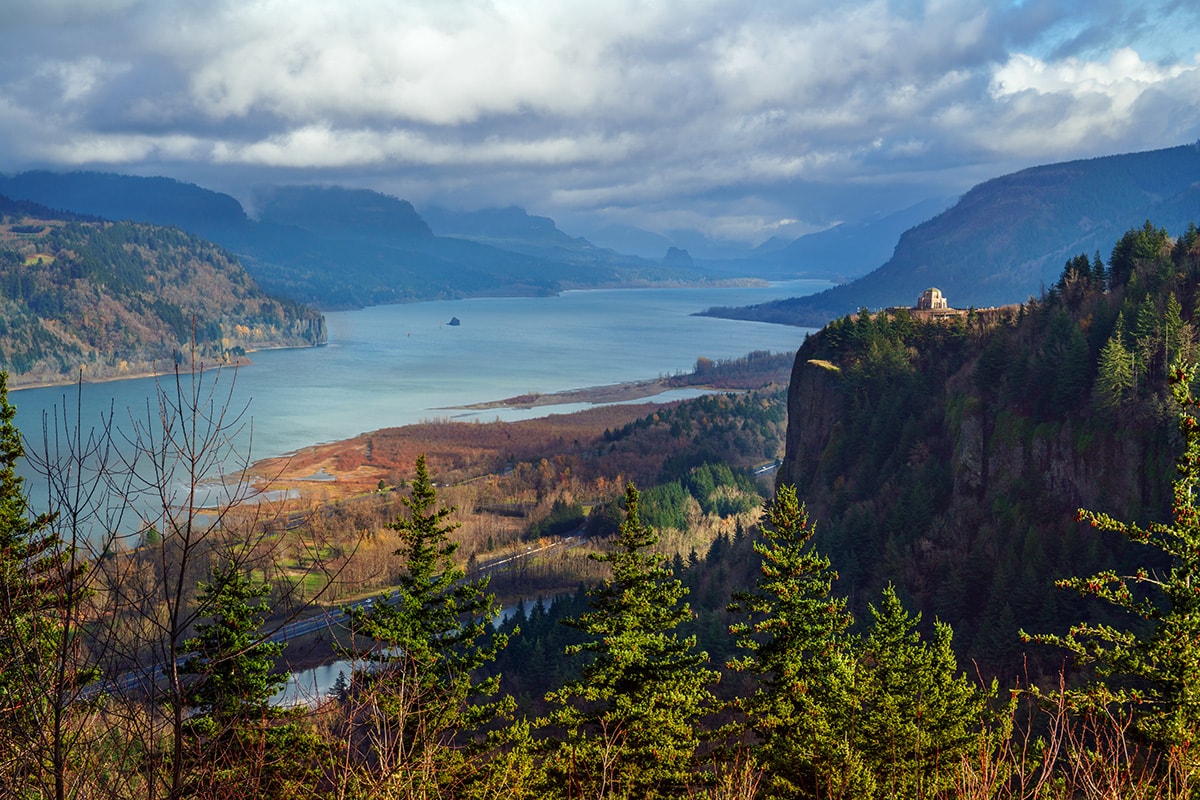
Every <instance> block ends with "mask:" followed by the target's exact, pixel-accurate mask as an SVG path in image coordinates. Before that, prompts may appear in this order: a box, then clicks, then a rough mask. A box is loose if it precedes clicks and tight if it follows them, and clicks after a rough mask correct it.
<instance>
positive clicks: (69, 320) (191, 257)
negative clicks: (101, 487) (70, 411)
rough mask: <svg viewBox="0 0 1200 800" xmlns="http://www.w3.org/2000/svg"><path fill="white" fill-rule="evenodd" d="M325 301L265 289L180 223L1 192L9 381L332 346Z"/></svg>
mask: <svg viewBox="0 0 1200 800" xmlns="http://www.w3.org/2000/svg"><path fill="white" fill-rule="evenodd" d="M324 341H325V328H324V319H323V318H322V317H321V315H320V314H318V313H317V312H315V311H312V310H309V309H304V308H301V307H299V306H297V305H295V304H293V303H289V302H280V301H278V300H274V299H271V298H269V297H267V296H266V295H265V294H264V293H263V292H262V290H261V289H259V287H258V286H257V285H255V283H254V281H253V280H252V279H251V278H250V276H249V275H248V274H247V273H246V271H245V270H244V269H243V268H242V266H241V264H239V263H238V261H237V260H236V259H235V258H234V257H233V256H232V255H231V254H230V253H228V252H227V251H225V250H223V249H221V248H220V247H217V246H215V245H213V244H210V243H208V242H205V241H202V240H200V239H198V238H196V237H194V236H191V235H188V234H186V233H183V232H181V231H179V230H177V229H175V228H165V227H159V226H153V225H147V224H142V223H132V222H79V221H73V220H67V219H63V218H62V216H61V215H57V214H56V212H53V211H50V210H49V209H45V208H38V207H36V206H33V205H32V204H31V203H28V202H25V203H16V204H14V203H11V202H9V201H8V200H7V198H2V199H0V369H6V370H8V371H9V373H10V376H11V380H10V385H13V386H20V385H28V384H31V383H38V382H48V383H55V382H63V381H72V380H75V379H76V378H77V377H78V376H79V373H80V370H82V372H83V377H84V378H85V379H89V380H90V379H99V378H109V377H119V376H125V375H132V374H138V373H142V372H151V371H158V370H162V369H165V368H168V367H170V366H171V365H173V364H175V363H185V364H186V363H187V362H188V361H189V359H190V357H191V354H192V353H193V345H194V348H195V349H194V352H195V355H196V356H197V357H199V358H200V359H201V360H203V361H205V362H207V363H214V362H217V361H229V360H236V359H237V358H239V357H240V356H241V355H243V354H244V353H245V352H246V351H250V350H255V349H260V348H264V347H278V346H301V345H315V344H322V343H323V342H324Z"/></svg>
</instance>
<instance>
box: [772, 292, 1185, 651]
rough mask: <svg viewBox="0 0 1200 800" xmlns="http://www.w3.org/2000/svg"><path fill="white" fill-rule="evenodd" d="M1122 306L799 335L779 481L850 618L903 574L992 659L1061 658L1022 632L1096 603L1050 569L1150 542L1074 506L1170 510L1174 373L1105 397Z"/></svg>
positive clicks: (857, 322)
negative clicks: (1036, 647)
mask: <svg viewBox="0 0 1200 800" xmlns="http://www.w3.org/2000/svg"><path fill="white" fill-rule="evenodd" d="M1127 301H1130V298H1129V293H1127V292H1125V291H1124V290H1117V291H1116V292H1112V293H1096V294H1094V295H1092V296H1089V297H1088V298H1087V299H1086V300H1085V302H1084V303H1083V304H1082V305H1081V306H1080V307H1077V308H1075V309H1072V308H1069V307H1067V306H1066V305H1064V304H1063V303H1062V302H1061V301H1059V300H1057V299H1055V298H1051V299H1050V300H1045V299H1044V300H1043V301H1041V302H1038V303H1033V304H1031V305H1030V306H1028V307H1024V308H1020V309H1013V310H1012V312H1011V314H1010V315H1009V316H1007V317H1005V318H1003V319H996V320H994V321H990V322H985V321H983V320H980V319H979V318H978V317H961V318H959V319H957V320H950V321H946V320H943V321H920V320H917V319H915V318H912V317H910V316H909V315H907V314H905V313H903V312H902V313H900V314H898V315H895V314H880V315H874V316H863V317H853V318H852V317H847V318H844V319H842V320H838V321H836V322H834V323H831V325H830V326H829V327H827V328H826V329H825V330H823V331H821V332H819V333H817V334H815V335H813V336H811V337H810V338H809V339H808V340H807V341H806V343H805V344H804V346H803V347H802V348H801V349H800V351H799V353H798V354H797V357H796V361H795V365H794V367H793V371H792V376H791V385H790V389H789V395H788V429H787V454H786V457H785V460H784V462H783V464H782V466H781V468H780V472H779V476H778V479H777V480H778V483H780V484H783V483H787V484H794V485H795V486H796V488H797V490H798V492H799V494H800V496H801V497H802V498H804V499H805V500H806V502H807V504H808V509H809V513H810V515H811V518H812V519H814V520H815V521H816V523H817V535H816V537H815V539H814V541H815V546H816V547H817V548H818V549H819V550H820V551H821V552H822V553H824V554H826V555H828V556H830V557H831V559H832V562H833V566H834V568H835V569H837V570H838V572H839V574H840V580H839V582H838V584H837V586H836V587H835V591H837V592H838V593H840V594H845V595H849V597H850V599H851V605H852V608H853V609H854V611H855V613H856V616H858V618H859V619H863V618H869V612H868V608H867V607H868V603H877V602H878V598H879V593H880V591H881V590H882V589H883V587H885V586H886V585H887V584H889V583H893V584H895V585H896V586H897V587H898V588H899V589H900V590H901V592H902V594H903V595H905V596H907V599H908V600H909V601H910V603H911V605H912V606H913V607H914V608H915V609H919V610H921V611H922V612H923V613H924V617H925V620H926V623H931V622H932V621H933V619H934V618H938V619H941V620H943V621H946V622H949V623H951V625H952V626H953V627H954V630H955V640H956V644H957V647H958V648H959V650H960V652H963V653H965V654H966V655H967V656H969V657H972V658H975V659H976V660H977V661H978V662H979V663H980V664H981V666H982V667H983V669H984V670H985V672H993V673H999V674H1005V675H1013V674H1016V673H1017V672H1018V671H1020V670H1022V669H1024V661H1023V659H1024V657H1025V656H1026V655H1028V656H1031V657H1032V662H1031V663H1034V664H1036V665H1038V666H1039V667H1040V668H1044V669H1046V670H1048V671H1049V670H1052V669H1056V668H1057V666H1058V664H1060V663H1061V658H1062V654H1061V653H1048V652H1045V651H1042V652H1037V651H1030V652H1028V653H1027V652H1026V649H1027V646H1026V645H1024V644H1022V642H1021V639H1020V637H1019V635H1018V630H1020V629H1024V630H1026V631H1029V632H1050V631H1055V632H1057V631H1060V630H1065V629H1066V627H1067V626H1069V625H1070V624H1072V623H1073V622H1077V621H1079V620H1080V619H1084V618H1092V619H1095V618H1096V616H1095V615H1096V614H1097V613H1102V612H1100V611H1098V610H1097V609H1095V608H1092V607H1089V606H1085V605H1083V604H1082V601H1080V600H1079V598H1077V597H1075V596H1073V595H1071V594H1069V593H1068V592H1066V591H1065V590H1061V589H1057V588H1056V587H1055V586H1054V581H1055V580H1057V579H1059V578H1064V577H1068V576H1071V575H1082V574H1092V573H1093V572H1095V571H1098V570H1100V569H1104V568H1109V567H1115V568H1120V566H1121V565H1122V564H1129V563H1146V562H1145V559H1146V558H1147V554H1146V552H1145V548H1141V551H1142V552H1138V551H1137V550H1136V549H1135V548H1134V547H1133V546H1131V545H1129V544H1128V543H1126V542H1124V541H1123V540H1121V538H1120V537H1119V536H1116V535H1114V534H1110V533H1104V532H1098V531H1094V530H1092V529H1090V528H1086V527H1084V526H1082V525H1080V524H1079V523H1077V522H1076V521H1075V515H1076V512H1077V510H1078V509H1079V508H1089V509H1095V510H1100V511H1106V512H1108V513H1110V514H1112V515H1113V516H1115V517H1117V518H1119V519H1126V520H1137V521H1140V522H1146V521H1148V520H1153V519H1158V518H1162V516H1163V515H1164V514H1165V513H1166V512H1167V510H1168V509H1169V507H1170V491H1171V483H1172V481H1173V479H1174V475H1175V471H1174V457H1175V453H1176V447H1177V441H1178V436H1177V433H1176V432H1175V411H1174V410H1173V408H1172V407H1171V406H1170V405H1169V403H1168V402H1167V401H1166V400H1165V399H1164V398H1165V392H1164V387H1163V381H1162V380H1160V379H1158V378H1156V377H1153V376H1149V375H1146V376H1143V382H1142V384H1141V385H1140V386H1139V387H1138V388H1137V389H1136V390H1133V391H1131V392H1129V393H1128V395H1127V396H1124V397H1120V398H1110V397H1107V396H1106V395H1105V392H1106V391H1107V390H1106V388H1105V386H1104V385H1103V381H1102V380H1101V375H1100V370H1101V363H1100V362H1101V358H1100V353H1099V351H1100V350H1101V349H1102V346H1103V345H1104V344H1105V342H1106V341H1107V340H1108V339H1110V338H1111V335H1112V334H1113V332H1114V330H1116V329H1117V323H1116V320H1117V315H1118V314H1119V313H1122V309H1124V308H1125V305H1126V302H1127ZM1137 302H1141V303H1153V302H1154V299H1153V297H1152V296H1145V297H1143V298H1141V299H1140V300H1138V301H1137ZM1126 310H1127V309H1126ZM1185 325H1186V326H1188V329H1189V330H1190V323H1185ZM1118 332H1119V331H1118ZM1189 335H1190V334H1189ZM1164 357H1165V354H1164ZM1161 360H1162V359H1161V358H1160V359H1159V361H1161ZM1138 559H1140V561H1139V560H1138Z"/></svg>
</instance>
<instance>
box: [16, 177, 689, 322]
mask: <svg viewBox="0 0 1200 800" xmlns="http://www.w3.org/2000/svg"><path fill="white" fill-rule="evenodd" d="M0 193H5V194H8V195H9V196H11V197H16V198H20V199H24V200H32V201H35V202H38V203H42V204H43V205H46V206H49V207H53V208H63V209H67V210H70V211H72V212H76V213H83V214H91V215H95V216H99V217H103V218H106V219H127V220H134V221H142V222H151V223H154V224H159V225H173V226H175V227H178V228H181V229H182V230H185V231H188V232H189V233H194V234H196V235H199V236H202V237H204V238H207V239H211V240H212V241H214V242H217V243H219V244H221V245H222V246H224V247H226V248H228V249H229V250H232V251H233V252H235V253H236V254H237V255H238V256H239V257H240V258H241V259H242V261H243V263H244V264H245V267H246V269H247V270H248V271H249V272H250V274H251V275H252V276H253V277H254V279H255V280H256V281H257V282H258V284H259V285H260V286H262V287H263V289H265V290H266V291H268V292H269V293H271V294H274V295H277V296H281V297H287V298H289V299H291V300H294V301H297V302H301V303H306V304H311V305H316V306H319V307H322V308H356V307H362V306H366V305H376V304H380V303H394V302H405V301H412V300H432V299H449V298H455V297H466V296H477V295H484V294H489V295H516V294H524V295H529V294H552V293H555V292H558V291H561V290H563V289H566V288H576V287H595V286H616V285H627V284H633V283H644V282H653V281H661V280H697V279H700V277H701V276H700V274H699V273H698V272H695V271H692V272H687V271H683V270H680V269H677V268H676V269H670V268H667V267H664V266H663V265H661V264H657V263H655V262H652V261H647V260H645V259H641V258H637V257H635V256H623V255H621V254H619V253H615V252H614V251H611V250H605V249H604V248H598V247H596V246H595V245H592V244H591V243H590V242H587V241H586V240H579V239H572V238H571V237H569V236H566V234H562V232H561V231H557V229H556V228H553V222H552V221H550V220H547V222H549V223H550V228H549V229H547V228H546V226H545V225H544V224H542V225H540V228H539V229H540V230H541V231H542V233H543V234H545V235H543V236H542V237H541V238H538V237H536V236H531V235H528V233H526V234H525V235H523V236H495V235H491V236H481V235H473V236H438V235H435V234H434V233H433V231H432V230H431V229H430V227H429V225H428V224H426V222H425V221H424V220H423V219H422V218H421V216H420V215H419V214H418V213H417V212H416V210H415V209H414V208H413V207H412V205H411V204H410V203H408V202H407V201H404V200H400V199H398V198H395V197H391V196H389V195H385V194H381V193H379V192H374V191H370V190H365V189H347V188H341V187H322V186H291V187H273V188H270V189H268V190H265V191H264V192H263V195H262V197H261V198H260V205H259V214H260V219H258V220H255V219H251V218H250V217H249V216H248V215H247V214H246V212H245V210H244V209H243V208H242V205H241V203H239V202H238V201H237V200H236V199H235V198H233V197H231V196H229V195H226V194H221V193H219V192H214V191H211V190H208V189H204V188H202V187H199V186H196V185H194V184H188V183H183V182H180V181H176V180H173V179H170V178H142V177H135V176H130V175H117V174H111V173H98V172H75V173H66V174H59V173H50V172H26V173H22V174H19V175H14V176H0ZM506 213H508V216H509V217H516V216H520V215H524V216H526V217H528V215H525V212H524V211H523V210H519V214H516V213H515V212H506ZM528 219H530V220H535V219H537V218H533V217H528ZM542 219H545V218H542ZM484 230H485V232H488V233H493V234H494V232H495V231H493V230H491V229H487V228H485V229H484ZM493 242H494V243H493Z"/></svg>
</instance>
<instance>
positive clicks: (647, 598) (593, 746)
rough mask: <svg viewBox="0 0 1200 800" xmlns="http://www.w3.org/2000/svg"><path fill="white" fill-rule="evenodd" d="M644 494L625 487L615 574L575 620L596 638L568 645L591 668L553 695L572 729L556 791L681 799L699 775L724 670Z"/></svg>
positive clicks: (553, 768)
mask: <svg viewBox="0 0 1200 800" xmlns="http://www.w3.org/2000/svg"><path fill="white" fill-rule="evenodd" d="M638 497H639V496H638V491H637V489H635V488H634V486H633V484H632V483H631V484H629V485H628V486H627V487H626V489H625V518H624V520H623V521H622V522H621V526H620V530H619V532H618V535H617V537H616V539H615V540H614V542H613V545H612V549H611V550H609V551H608V552H607V553H604V554H602V555H599V556H594V557H595V558H596V559H597V560H599V561H602V562H605V563H607V564H609V565H610V566H611V568H612V577H611V578H609V579H608V580H606V581H605V582H604V583H603V585H601V586H600V587H599V588H597V589H594V590H592V592H591V593H590V594H591V607H592V610H591V611H589V612H587V613H585V614H583V615H581V616H580V617H578V618H576V619H573V620H568V621H567V624H569V625H572V626H574V627H576V628H579V629H580V630H582V631H583V632H585V633H586V634H588V635H589V636H590V639H589V641H587V642H585V643H584V644H580V645H573V646H570V647H568V648H567V654H568V655H575V656H591V660H590V661H588V662H587V663H586V664H585V665H584V667H583V670H582V675H581V676H580V677H579V678H578V679H577V680H573V681H569V682H568V683H567V684H566V685H564V686H563V687H562V688H561V689H559V690H557V691H554V692H551V693H550V694H549V695H547V700H549V701H550V702H551V703H552V704H553V706H554V709H553V712H552V714H551V717H550V721H551V722H552V723H553V724H554V725H557V726H560V727H561V728H563V729H565V730H566V737H565V741H563V742H562V743H561V746H560V747H559V748H558V750H557V751H556V752H555V753H553V754H552V756H551V758H550V762H549V764H548V767H549V773H550V775H551V778H552V785H551V787H549V788H550V790H552V791H554V792H556V793H560V794H562V795H564V796H566V797H638V798H654V797H681V796H685V795H686V793H687V787H688V786H689V784H690V783H691V782H692V781H694V767H695V758H696V748H697V747H698V746H699V744H700V741H701V734H700V721H701V717H702V716H703V715H704V714H705V713H706V712H709V711H711V710H712V708H713V706H714V699H713V696H712V693H711V691H710V689H709V687H710V686H711V685H712V684H713V683H715V682H716V681H717V678H718V674H717V672H715V671H714V670H711V669H708V668H707V667H706V666H705V665H706V664H707V662H708V656H707V654H705V653H703V652H699V651H697V650H696V639H695V637H694V636H686V637H685V636H680V635H679V634H678V633H677V632H676V629H677V628H678V627H679V625H680V624H682V623H683V622H684V621H685V620H687V619H689V618H690V617H691V610H690V608H689V607H688V605H687V603H685V602H684V597H685V596H686V595H687V589H686V588H685V587H684V586H683V585H682V584H681V583H680V582H679V580H677V579H676V578H675V577H674V576H673V575H672V574H671V571H670V569H669V568H668V567H667V565H666V563H665V561H664V559H663V558H662V556H660V555H658V554H657V553H655V552H654V551H653V550H652V548H653V546H654V545H655V544H656V543H657V541H658V536H657V535H656V534H655V532H654V531H653V530H652V529H651V528H649V527H647V526H645V525H643V524H642V522H641V519H640V517H639V511H638Z"/></svg>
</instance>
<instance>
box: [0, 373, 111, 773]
mask: <svg viewBox="0 0 1200 800" xmlns="http://www.w3.org/2000/svg"><path fill="white" fill-rule="evenodd" d="M15 417H16V408H15V407H14V406H13V405H12V404H11V403H9V400H8V374H7V373H5V372H0V781H3V782H6V783H10V785H19V783H20V781H21V780H22V778H23V777H29V776H40V771H41V770H42V769H43V767H44V766H45V765H46V760H47V759H48V758H49V754H48V753H47V752H46V750H45V748H44V745H45V743H46V742H47V739H48V735H47V734H49V733H50V732H48V731H46V730H44V727H45V726H46V725H47V724H48V723H49V721H50V720H52V719H54V718H55V711H57V710H61V709H60V708H58V707H57V706H56V705H55V700H56V698H57V697H58V696H59V695H61V696H68V697H69V696H71V693H72V689H73V688H74V687H76V686H78V685H81V684H83V683H86V682H87V681H88V680H89V679H90V678H91V677H92V676H91V674H90V673H89V672H87V671H82V670H81V671H75V670H73V669H72V668H71V667H72V664H73V660H72V659H71V658H70V654H71V651H72V646H71V642H70V640H69V637H68V635H67V630H66V629H67V626H66V622H67V619H68V618H67V616H66V615H69V614H71V613H73V611H74V610H75V605H76V604H77V603H78V602H79V598H78V596H77V592H76V591H75V586H74V584H75V582H76V581H77V580H78V579H79V577H80V575H79V574H73V573H72V570H71V567H70V564H71V563H72V558H71V555H72V554H71V552H70V549H69V548H68V547H66V546H65V545H64V543H63V542H62V540H61V538H60V537H59V535H58V534H57V532H56V531H55V530H54V527H53V526H54V521H55V520H54V517H53V516H52V515H48V514H42V515H37V516H33V517H32V518H31V516H30V508H29V504H28V501H27V500H26V497H25V492H24V481H23V479H22V478H21V476H20V475H18V474H17V464H18V462H19V461H20V460H21V459H22V458H23V457H24V455H25V449H24V446H23V445H22V443H21V434H20V432H19V431H18V430H17V427H16V425H15V424H14V419H15ZM6 773H7V774H6Z"/></svg>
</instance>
